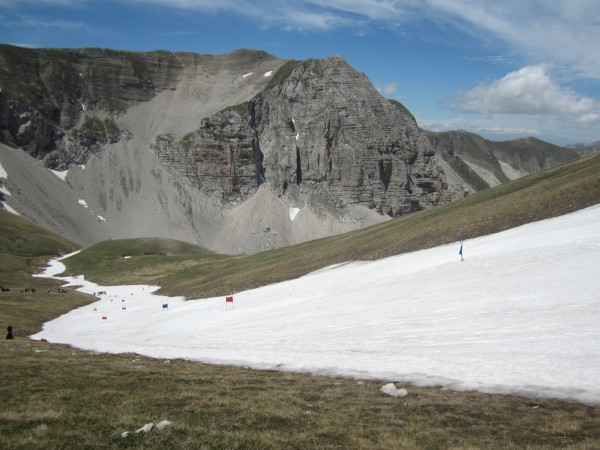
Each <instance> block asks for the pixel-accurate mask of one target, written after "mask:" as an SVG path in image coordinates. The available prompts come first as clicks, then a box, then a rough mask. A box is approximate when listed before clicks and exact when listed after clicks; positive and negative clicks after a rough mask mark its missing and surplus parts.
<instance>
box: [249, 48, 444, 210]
mask: <svg viewBox="0 0 600 450" xmlns="http://www.w3.org/2000/svg"><path fill="white" fill-rule="evenodd" d="M254 111H255V116H256V119H255V121H256V123H257V134H258V136H259V142H260V148H261V151H262V153H263V154H264V163H263V166H264V171H265V179H266V180H267V181H269V182H271V183H272V184H274V185H275V186H277V188H279V189H281V191H282V193H283V192H285V191H286V190H287V189H289V188H290V186H293V185H296V186H302V187H306V188H307V189H308V190H309V191H310V190H315V189H317V186H318V185H320V186H319V187H322V188H324V189H325V190H326V191H327V192H329V193H330V194H332V195H333V196H334V197H336V198H337V199H338V200H339V201H341V202H343V203H349V204H363V205H367V206H369V207H371V208H375V209H377V210H378V211H379V212H382V213H385V214H389V215H390V216H397V215H400V214H404V213H407V212H410V211H414V210H418V209H423V208H426V207H428V206H431V205H435V204H438V203H440V202H441V201H443V200H444V189H445V187H446V186H445V177H444V174H443V172H442V170H441V169H440V167H439V165H438V164H437V160H436V158H435V154H434V152H433V149H432V148H431V146H430V145H429V142H428V141H427V140H426V139H423V138H422V136H421V133H420V131H419V129H418V128H417V125H416V123H415V121H414V119H413V118H412V117H411V116H410V115H407V114H405V113H404V112H403V111H401V110H400V109H399V108H397V107H396V106H394V105H393V104H392V103H391V102H390V101H389V100H386V99H385V98H383V97H382V96H381V95H380V94H379V92H377V90H376V89H375V88H374V87H373V85H372V84H371V82H370V81H369V80H368V79H367V77H366V76H365V75H364V74H362V73H359V72H357V71H355V70H354V69H352V68H351V67H350V66H349V65H348V64H347V63H346V61H344V60H343V59H342V58H340V57H332V58H328V59H324V60H308V61H306V62H304V63H301V64H299V65H297V66H296V67H295V69H294V70H293V71H292V73H291V74H290V76H289V77H287V79H285V81H284V82H282V83H281V84H280V85H278V86H275V87H274V88H273V89H271V90H270V91H268V92H266V93H265V95H263V96H261V97H259V98H258V99H257V101H256V104H255V106H254ZM446 200H448V199H446Z"/></svg>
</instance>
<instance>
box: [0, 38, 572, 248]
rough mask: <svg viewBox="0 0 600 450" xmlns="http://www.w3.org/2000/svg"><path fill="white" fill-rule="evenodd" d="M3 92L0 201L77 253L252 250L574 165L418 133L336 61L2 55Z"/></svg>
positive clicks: (537, 145)
mask: <svg viewBox="0 0 600 450" xmlns="http://www.w3.org/2000/svg"><path fill="white" fill-rule="evenodd" d="M0 89H1V90H0V140H1V142H2V144H0V162H1V163H2V165H3V167H4V168H5V170H6V172H7V174H8V175H7V179H6V180H3V182H4V184H6V185H7V186H8V188H9V190H11V188H12V191H11V192H14V195H11V197H10V198H9V199H5V200H6V201H7V202H8V203H9V204H10V206H11V207H12V208H13V209H15V210H16V211H18V212H19V213H20V214H22V215H23V216H25V217H26V218H28V219H29V220H31V221H33V222H36V223H38V224H39V225H42V226H44V227H46V228H49V229H52V230H53V231H55V232H57V233H59V234H61V235H62V236H64V237H66V238H68V239H71V240H73V241H75V242H77V243H79V244H82V245H88V244H91V243H94V242H98V241H102V240H105V239H110V238H128V237H149V236H156V237H169V238H174V239H179V240H183V241H187V242H191V243H194V244H199V245H203V246H205V247H207V248H209V249H211V250H215V251H220V252H229V253H242V252H256V251H261V250H266V249H269V248H274V247H281V246H285V245H289V244H293V243H297V242H302V241H306V240H310V239H315V238H318V237H322V236H327V235H332V234H338V233H341V232H345V231H350V230H352V229H356V228H361V227H363V226H366V225H370V224H374V223H378V222H381V221H384V220H387V219H389V218H391V217H397V216H401V215H404V214H407V213H410V212H414V211H418V210H423V209H428V208H431V207H434V206H437V205H440V204H444V203H448V202H450V201H452V200H454V199H457V198H461V197H463V196H464V195H466V194H467V193H470V192H476V191H479V190H481V189H485V188H487V187H489V186H494V185H496V184H499V183H503V182H505V181H508V180H509V179H513V178H516V177H518V176H521V175H524V174H527V173H531V172H534V171H538V170H542V169H545V168H547V167H551V166H553V165H555V164H558V163H561V162H565V161H567V160H570V159H574V158H576V157H577V156H578V155H577V154H576V153H575V152H574V151H571V150H568V149H564V148H561V147H556V146H553V145H551V144H548V143H545V142H542V141H539V140H535V139H531V138H530V139H525V140H517V141H508V142H504V143H495V142H491V141H486V140H484V139H482V138H481V137H479V136H477V135H472V134H469V133H466V132H449V133H430V132H425V131H423V130H420V129H419V128H418V126H417V123H416V121H415V119H414V117H413V116H412V115H411V114H410V112H409V111H408V110H407V109H406V108H405V107H404V106H403V105H401V104H400V103H398V102H396V101H391V100H388V99H385V98H384V97H382V96H381V95H380V93H379V92H378V91H377V90H376V89H375V88H374V87H373V85H372V84H371V82H370V81H369V80H368V78H367V77H366V76H365V75H364V74H362V73H360V72H357V71H356V70H354V69H353V68H352V67H350V66H349V65H348V64H347V63H346V61H345V60H344V59H342V58H341V57H337V56H335V57H330V58H326V59H310V60H306V61H291V60H284V59H279V58H276V57H274V56H272V55H269V54H267V53H265V52H261V51H251V50H238V51H235V52H232V53H229V54H227V55H219V56H213V55H198V54H193V53H173V52H168V51H155V52H148V53H142V52H128V51H115V50H105V49H24V48H19V47H14V46H9V45H0ZM44 167H47V168H50V169H54V170H56V171H62V173H63V177H64V180H61V179H59V178H58V177H56V176H54V175H53V174H52V173H51V172H50V171H48V170H47V169H45V168H44ZM66 170H68V172H66V174H65V172H64V171H66ZM33 179H35V183H32V180H33ZM48 198H51V199H52V200H51V201H50V200H47V199H48ZM292 211H295V213H293V214H292Z"/></svg>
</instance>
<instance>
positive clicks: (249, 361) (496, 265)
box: [32, 205, 600, 404]
mask: <svg viewBox="0 0 600 450" xmlns="http://www.w3.org/2000/svg"><path fill="white" fill-rule="evenodd" d="M599 223H600V205H597V206H594V207H591V208H587V209H585V210H582V211H579V212H576V213H573V214H569V215H565V216H562V217H558V218H555V219H549V220H544V221H541V222H536V223H531V224H528V225H525V226H522V227H519V228H514V229H511V230H508V231H505V232H501V233H497V234H494V235H490V236H484V237H480V238H476V239H472V240H467V241H465V242H464V247H463V251H464V258H465V259H464V261H461V260H460V255H459V254H458V251H459V244H458V243H457V244H456V245H448V246H442V247H437V248H433V249H429V250H423V251H419V252H414V253H410V254H404V255H399V256H394V257H391V258H386V259H382V260H378V261H374V262H349V263H346V264H342V265H338V266H334V267H330V268H326V269H323V270H320V271H317V272H314V273H312V274H309V275H307V276H304V277H302V278H299V279H296V280H291V281H287V282H282V283H278V284H275V285H270V286H266V287H263V288H259V289H254V290H249V291H245V292H240V293H234V294H233V300H234V301H233V304H231V303H229V304H226V302H225V298H223V297H218V298H210V299H203V300H194V301H189V300H188V301H186V300H184V299H182V298H168V297H160V296H155V295H153V294H152V292H153V291H155V290H156V289H157V287H149V286H98V285H95V284H93V283H90V282H88V281H86V280H84V279H83V277H78V278H66V277H65V278H64V280H65V281H66V282H68V283H70V284H71V285H81V288H79V289H80V290H82V291H84V292H87V293H96V294H98V292H100V291H106V294H105V295H100V296H99V297H100V300H99V301H98V302H96V303H93V304H91V305H87V306H84V307H81V308H79V309H77V310H74V311H72V312H70V313H68V314H66V315H64V316H62V317H59V318H58V319H56V320H54V321H52V322H48V323H46V324H45V325H44V329H43V331H41V332H40V333H38V334H36V335H34V336H32V338H33V339H36V340H39V339H42V338H45V339H47V340H48V341H50V342H56V343H67V344H71V345H74V346H76V347H81V348H84V349H89V350H96V351H102V352H111V353H121V352H135V353H138V354H143V355H148V356H152V357H158V358H165V359H174V358H187V359H192V360H198V361H203V362H208V363H216V364H234V365H239V366H244V367H252V368H259V369H277V370H288V371H298V372H309V373H315V374H326V375H343V376H350V377H356V378H361V379H377V380H389V381H401V382H410V383H415V384H419V385H441V386H445V387H449V388H453V389H475V390H479V391H483V392H497V393H516V394H524V395H530V396H543V397H553V398H563V399H572V400H577V401H582V402H586V403H594V404H597V403H600V345H599V343H600V327H599V326H598V320H599V318H600V296H599V295H598V292H599V291H600V264H599V263H600V227H599V226H598V224H599ZM63 270H64V266H63V265H62V263H60V262H59V261H53V262H52V263H51V264H50V266H49V267H48V269H47V270H46V271H45V272H44V273H43V274H42V275H41V276H48V277H58V274H60V273H61V272H62V271H63Z"/></svg>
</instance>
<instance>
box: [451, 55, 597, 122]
mask: <svg viewBox="0 0 600 450" xmlns="http://www.w3.org/2000/svg"><path fill="white" fill-rule="evenodd" d="M547 69H548V68H547V66H544V65H537V66H527V67H523V68H522V69H520V70H518V71H516V72H510V73H509V74H507V75H506V76H504V77H503V78H501V79H499V80H495V81H493V82H491V83H489V84H487V85H480V86H477V87H476V88H474V89H472V90H471V91H469V92H466V93H462V94H458V95H457V96H455V97H454V98H453V99H452V100H450V101H449V102H447V106H448V107H449V108H450V109H452V110H456V111H462V112H469V113H477V114H526V115H557V116H571V117H574V118H575V119H577V120H580V121H587V122H589V121H590V120H591V119H593V118H594V117H596V118H598V114H599V113H600V105H599V103H598V101H596V100H593V99H590V98H587V97H583V96H581V95H579V94H578V93H576V92H575V91H573V90H571V89H567V88H561V87H560V85H559V84H558V83H556V82H555V81H553V80H552V79H551V78H550V76H549V75H548V73H547Z"/></svg>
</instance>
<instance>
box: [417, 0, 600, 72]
mask: <svg viewBox="0 0 600 450" xmlns="http://www.w3.org/2000/svg"><path fill="white" fill-rule="evenodd" d="M426 4H427V7H426V8H423V12H426V11H427V10H428V9H429V10H430V12H432V13H437V17H438V18H441V20H448V19H450V20H452V19H455V20H457V21H455V22H454V23H455V24H456V25H458V26H460V27H461V28H462V29H463V31H465V32H467V33H471V34H473V35H475V36H480V35H481V31H484V32H485V33H486V34H485V36H487V37H489V36H492V37H495V38H497V39H500V40H501V41H502V42H505V43H507V44H508V45H509V46H510V48H511V49H512V51H513V52H514V53H516V54H519V55H523V56H526V57H527V58H529V59H530V60H532V61H538V62H539V61H553V63H555V64H557V65H564V66H567V67H568V69H569V70H570V71H571V72H572V73H574V74H575V75H576V76H581V77H584V78H587V77H589V78H600V52H598V42H600V27H599V26H598V23H599V22H600V2H598V1H597V0H569V1H558V2H551V1H547V0H527V1H525V2H524V1H522V0H503V1H502V2H497V1H493V0H426Z"/></svg>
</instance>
